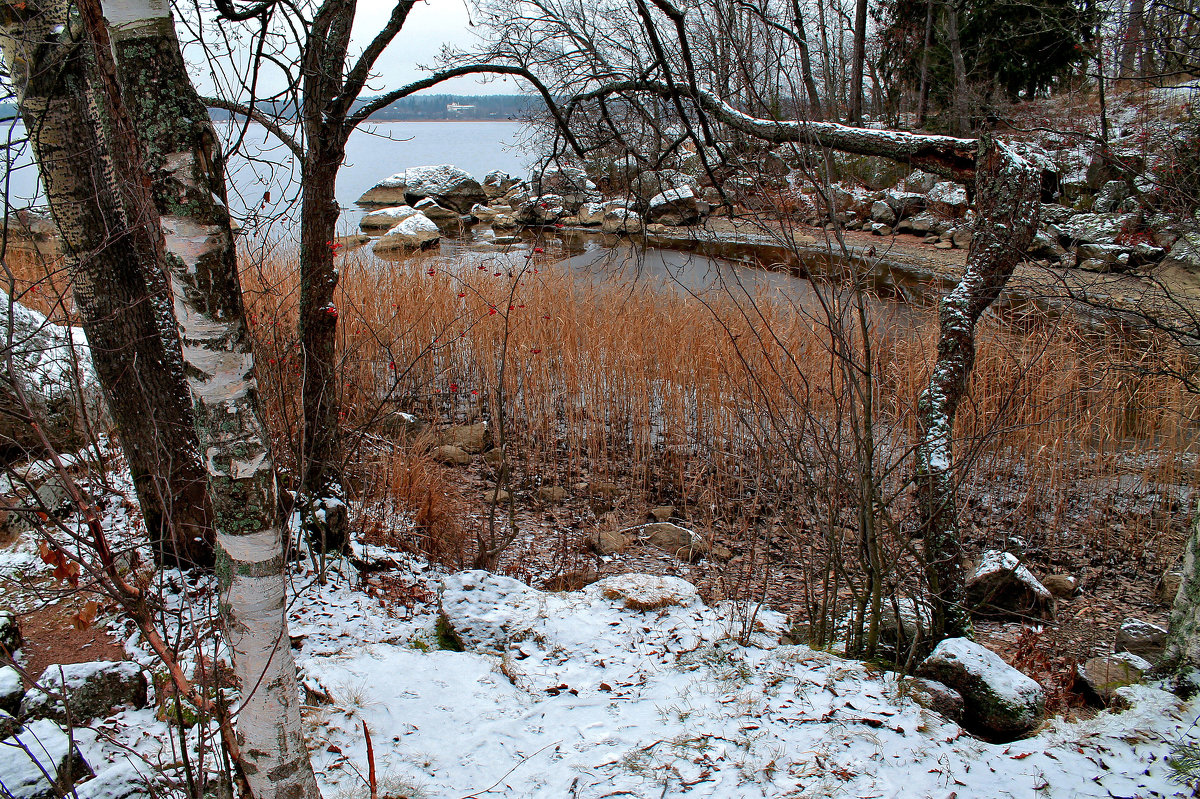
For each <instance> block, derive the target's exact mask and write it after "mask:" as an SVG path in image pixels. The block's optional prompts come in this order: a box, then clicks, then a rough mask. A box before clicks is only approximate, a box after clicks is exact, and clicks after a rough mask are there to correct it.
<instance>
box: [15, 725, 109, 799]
mask: <svg viewBox="0 0 1200 799" xmlns="http://www.w3.org/2000/svg"><path fill="white" fill-rule="evenodd" d="M0 752H3V757H0V785H2V786H3V791H2V793H3V795H4V796H5V799H54V798H55V797H58V796H62V795H67V796H69V795H70V791H71V787H72V786H73V785H75V783H76V782H78V781H80V780H81V779H84V778H86V777H90V776H91V769H90V768H89V767H88V764H87V763H86V762H85V761H84V759H83V757H82V756H81V755H80V754H79V750H78V749H77V748H76V747H75V745H74V743H73V742H72V741H71V738H70V736H68V735H67V733H65V732H64V731H63V730H62V729H61V728H60V727H59V726H58V725H57V724H55V723H54V722H52V721H48V720H44V719H43V720H39V721H35V722H33V723H31V724H28V725H26V726H25V728H24V729H23V730H22V731H21V732H19V733H17V734H16V735H15V736H13V737H12V738H8V739H5V740H4V741H3V742H0ZM47 776H48V777H49V778H47Z"/></svg>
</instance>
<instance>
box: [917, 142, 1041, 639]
mask: <svg viewBox="0 0 1200 799" xmlns="http://www.w3.org/2000/svg"><path fill="white" fill-rule="evenodd" d="M975 174H976V179H975V214H976V223H975V228H976V229H975V235H974V238H973V239H972V241H971V250H970V253H969V255H968V256H967V268H966V272H965V273H964V274H963V277H962V280H961V282H959V284H958V286H957V287H956V288H955V289H954V290H953V291H952V292H950V294H948V295H947V296H946V297H945V298H944V299H943V300H942V302H941V305H940V307H939V311H938V317H939V325H940V330H939V335H938V347H937V360H936V361H935V363H934V367H933V374H932V375H931V376H930V378H929V385H928V386H927V387H926V389H925V391H924V392H923V393H922V394H921V397H920V399H919V401H918V405H917V415H918V424H919V427H920V440H919V441H918V443H917V447H916V484H917V502H918V506H919V507H918V513H919V515H920V531H921V533H922V534H923V536H924V556H925V573H926V577H927V580H928V583H929V590H930V594H931V598H932V600H933V624H932V627H933V634H934V636H935V638H936V639H940V638H944V637H948V636H959V635H964V634H966V633H967V632H968V631H969V630H970V624H971V622H970V617H969V615H968V612H967V609H966V607H965V605H964V599H965V595H964V590H963V582H964V577H963V573H962V565H961V562H960V561H961V554H962V553H961V544H960V540H959V535H958V514H957V508H956V506H955V496H954V495H955V477H956V475H955V473H954V452H953V447H952V437H953V432H954V417H955V413H956V412H957V410H958V404H959V402H960V400H961V399H962V397H963V395H964V394H965V393H966V388H967V380H968V378H969V377H970V375H971V368H972V366H973V365H974V362H975V325H976V323H977V322H978V321H979V317H980V316H981V315H982V314H983V312H984V311H985V310H987V308H988V306H990V305H991V304H992V303H993V302H994V301H995V300H996V298H997V297H998V296H999V295H1000V292H1001V290H1003V288H1004V286H1005V284H1006V283H1008V279H1009V278H1010V277H1012V273H1013V269H1014V268H1015V267H1016V265H1017V264H1018V263H1019V262H1020V261H1021V259H1022V257H1023V255H1024V253H1025V251H1026V249H1027V248H1028V246H1029V243H1030V241H1032V238H1033V232H1034V230H1036V229H1037V214H1038V209H1039V204H1038V198H1039V196H1040V193H1041V175H1040V173H1039V171H1038V170H1037V169H1036V168H1035V167H1034V166H1033V165H1032V164H1030V163H1029V162H1028V161H1025V160H1024V159H1022V158H1021V157H1020V156H1018V155H1017V154H1016V153H1015V152H1013V151H1012V150H1011V149H1009V148H1008V147H1007V146H1005V145H1004V144H1001V143H1000V142H997V141H996V140H994V139H992V138H991V137H989V136H985V137H984V138H982V139H980V142H979V159H978V163H977V166H976V173H975Z"/></svg>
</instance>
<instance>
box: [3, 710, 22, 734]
mask: <svg viewBox="0 0 1200 799" xmlns="http://www.w3.org/2000/svg"><path fill="white" fill-rule="evenodd" d="M20 731H21V722H19V721H17V717H16V716H14V715H13V714H12V713H9V712H8V711H7V710H0V740H3V739H5V738H11V737H13V736H14V735H16V734H17V733H18V732H20Z"/></svg>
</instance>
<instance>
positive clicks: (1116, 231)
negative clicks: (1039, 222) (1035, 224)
mask: <svg viewBox="0 0 1200 799" xmlns="http://www.w3.org/2000/svg"><path fill="white" fill-rule="evenodd" d="M1136 224H1137V214H1074V215H1073V216H1070V217H1068V218H1067V219H1064V220H1063V221H1061V222H1054V223H1052V224H1050V225H1048V226H1047V228H1046V229H1047V230H1049V231H1050V232H1051V233H1052V234H1054V235H1056V236H1058V237H1059V239H1061V240H1063V241H1064V242H1069V243H1072V244H1115V243H1116V240H1117V237H1118V236H1119V235H1120V234H1121V233H1122V231H1125V230H1129V229H1131V228H1132V227H1133V226H1134V225H1136Z"/></svg>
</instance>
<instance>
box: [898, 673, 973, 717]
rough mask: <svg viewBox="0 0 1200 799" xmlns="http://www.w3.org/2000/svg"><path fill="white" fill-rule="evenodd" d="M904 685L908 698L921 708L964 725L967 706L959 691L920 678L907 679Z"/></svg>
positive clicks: (935, 681)
mask: <svg viewBox="0 0 1200 799" xmlns="http://www.w3.org/2000/svg"><path fill="white" fill-rule="evenodd" d="M902 684H903V686H904V690H905V692H906V693H907V694H908V697H909V698H910V699H912V701H914V702H916V703H917V704H918V705H920V706H921V707H923V708H925V709H926V710H932V711H933V712H934V713H937V714H938V715H940V716H942V717H943V718H947V719H950V721H953V722H956V723H959V724H961V723H962V720H963V713H964V712H965V711H966V705H965V704H964V702H963V697H962V694H960V693H959V692H958V691H956V690H954V689H953V688H951V687H950V686H948V685H946V684H944V683H940V682H938V681H937V680H926V679H922V678H920V677H905V678H903V683H902Z"/></svg>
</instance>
